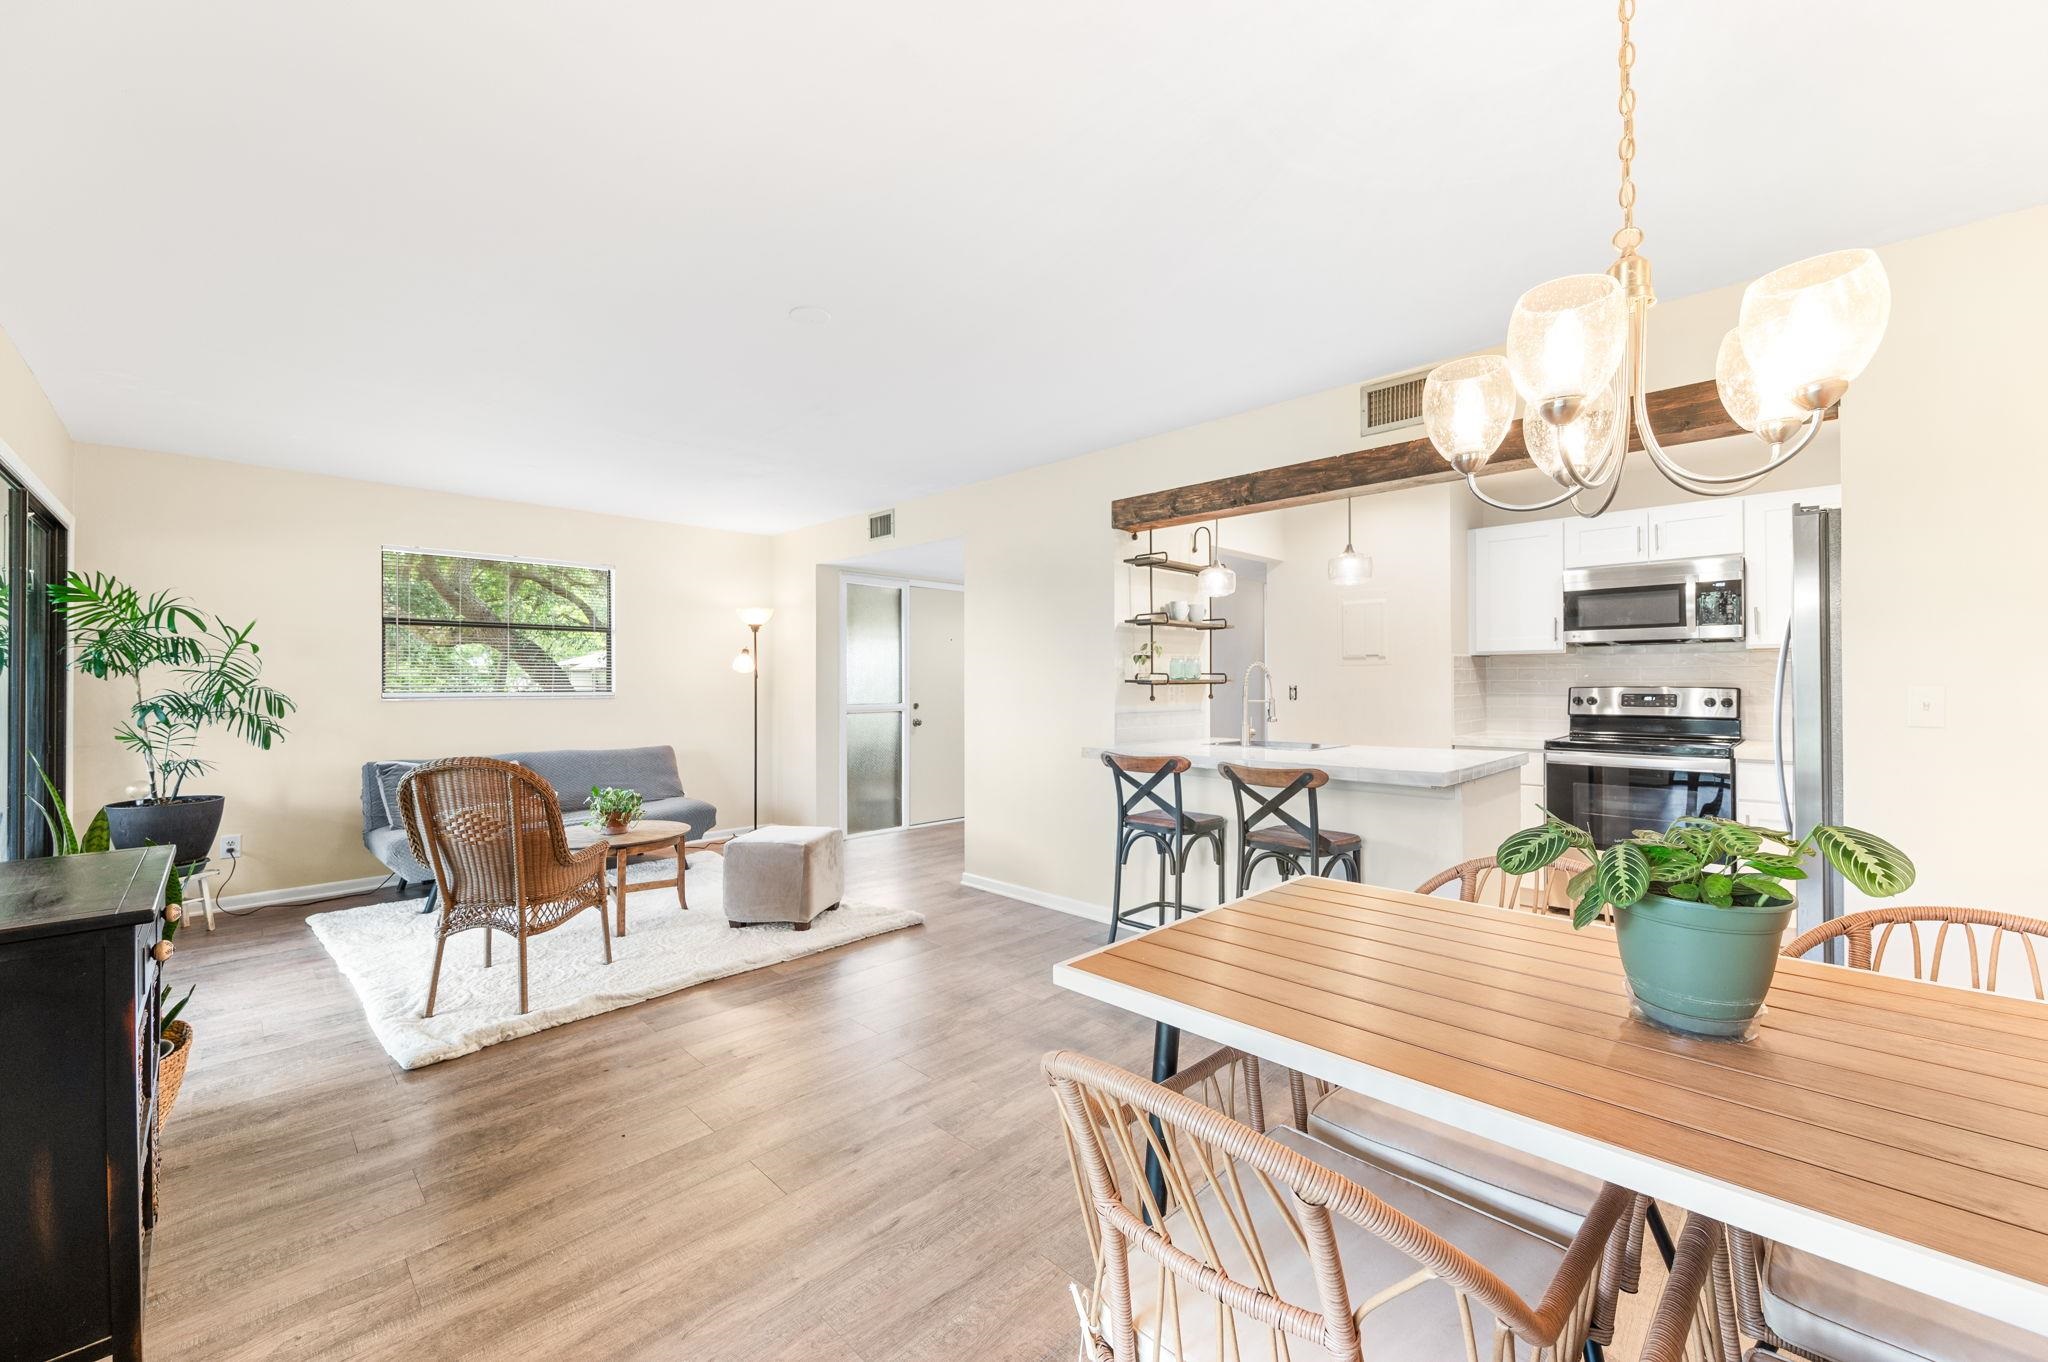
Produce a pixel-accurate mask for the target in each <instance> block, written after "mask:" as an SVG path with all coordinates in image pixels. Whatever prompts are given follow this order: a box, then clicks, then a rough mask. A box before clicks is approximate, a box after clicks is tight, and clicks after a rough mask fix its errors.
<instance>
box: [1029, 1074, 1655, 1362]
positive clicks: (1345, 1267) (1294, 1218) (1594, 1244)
mask: <svg viewBox="0 0 2048 1362" xmlns="http://www.w3.org/2000/svg"><path fill="white" fill-rule="evenodd" d="M1212 1061H1215V1057H1212ZM1239 1062H1241V1063H1242V1066H1243V1067H1244V1068H1245V1069H1246V1070H1247V1071H1249V1070H1250V1069H1251V1064H1250V1061H1245V1060H1243V1059H1242V1057H1241V1056H1234V1057H1232V1058H1230V1059H1226V1060H1222V1061H1220V1063H1219V1067H1218V1068H1217V1069H1216V1070H1214V1071H1212V1075H1211V1076H1212V1077H1213V1076H1214V1075H1215V1074H1217V1073H1221V1072H1222V1071H1223V1070H1224V1069H1226V1068H1228V1067H1230V1066H1231V1065H1232V1064H1234V1063H1239ZM1044 1071H1045V1075H1046V1078H1047V1081H1048V1082H1049V1083H1050V1084H1051V1086H1052V1088H1053V1091H1054V1094H1055V1096H1056V1098H1057V1100H1058V1104H1059V1108H1060V1114H1061V1117H1062V1122H1063V1129H1064V1132H1065V1137H1066V1140H1067V1148H1068V1153H1069V1155H1070V1157H1071V1158H1072V1160H1073V1163H1074V1168H1075V1172H1076V1178H1077V1185H1078V1186H1079V1187H1080V1188H1081V1189H1082V1190H1081V1201H1082V1208H1083V1212H1084V1216H1085V1217H1086V1218H1087V1220H1088V1222H1089V1230H1090V1242H1091V1245H1092V1246H1093V1248H1094V1252H1095V1263H1096V1275H1095V1281H1094V1285H1093V1289H1092V1290H1091V1291H1088V1292H1080V1291H1078V1290H1077V1292H1076V1296H1077V1302H1078V1304H1079V1307H1080V1311H1081V1324H1082V1356H1083V1357H1084V1358H1086V1359H1088V1362H1166V1359H1173V1362H1226V1359H1227V1360H1228V1362H1240V1359H1246V1360H1248V1359H1254V1358H1261V1357H1270V1358H1273V1359H1275V1362H1280V1359H1291V1360H1292V1362H1311V1359H1317V1358H1333V1359H1340V1362H1360V1359H1362V1358H1368V1357H1369V1358H1371V1359H1373V1362H1444V1360H1445V1359H1447V1358H1451V1357H1463V1358H1465V1359H1466V1362H1499V1360H1500V1359H1505V1358H1509V1357H1514V1358H1517V1359H1524V1358H1526V1359H1528V1362H1565V1359H1573V1358H1576V1357H1577V1356H1578V1355H1579V1354H1580V1352H1581V1351H1582V1350H1583V1348H1584V1346H1585V1342H1586V1337H1587V1333H1588V1330H1589V1329H1590V1327H1591V1324H1592V1316H1593V1310H1594V1291H1595V1287H1596V1284H1597V1279H1598V1276H1599V1270H1600V1266H1601V1262H1602V1259H1603V1258H1604V1257H1605V1255H1606V1248H1607V1243H1608V1240H1609V1238H1610V1236H1611V1234H1612V1232H1613V1231H1614V1229H1615V1227H1616V1226H1617V1224H1618V1223H1619V1222H1620V1220H1621V1217H1622V1214H1623V1213H1624V1211H1625V1210H1626V1209H1627V1207H1628V1204H1629V1201H1630V1194H1629V1193H1628V1192H1626V1191H1624V1190H1623V1189H1621V1188H1619V1187H1613V1188H1609V1189H1607V1190H1606V1191H1605V1192H1603V1194H1602V1195H1601V1197H1600V1199H1599V1202H1598V1205H1597V1206H1596V1208H1595V1210H1594V1212H1593V1214H1591V1215H1589V1216H1588V1217H1586V1219H1585V1221H1584V1223H1583V1224H1582V1225H1581V1227H1580V1229H1579V1231H1578V1233H1577V1234H1575V1235H1573V1236H1570V1237H1568V1238H1564V1239H1559V1238H1555V1237H1551V1236H1546V1235H1543V1234H1540V1233H1535V1232H1532V1231H1530V1230H1528V1229H1525V1228H1522V1227H1518V1226H1514V1225H1510V1224H1507V1223H1505V1222H1503V1221H1501V1220H1498V1219H1496V1218H1494V1217H1491V1216H1487V1215H1483V1214H1481V1213H1479V1212H1477V1211H1474V1210H1472V1209H1470V1208H1469V1207H1466V1206H1463V1205H1461V1204H1459V1203H1458V1202H1456V1201H1454V1200H1452V1199H1450V1198H1448V1197H1444V1196H1441V1195H1439V1194H1437V1193H1435V1192H1433V1191H1431V1190H1430V1189H1428V1188H1426V1187H1423V1186H1421V1185H1419V1184H1417V1183H1413V1182H1409V1181H1407V1180H1405V1179H1402V1178H1400V1177H1397V1176H1395V1175H1393V1174H1392V1173H1389V1172H1387V1171H1386V1170H1385V1169H1382V1168H1377V1167H1374V1166H1373V1165H1371V1164H1367V1163H1364V1162H1362V1161H1360V1160H1357V1159H1353V1158H1351V1157H1350V1156H1348V1155H1346V1154H1345V1153H1343V1151H1341V1150H1338V1149H1334V1148H1332V1147H1330V1146H1328V1145H1325V1144H1323V1143H1322V1142H1321V1141H1319V1140H1316V1139H1314V1138H1313V1137H1311V1136H1308V1135H1306V1134H1304V1133H1303V1132H1301V1131H1299V1130H1293V1129H1290V1128H1286V1127H1279V1128H1276V1129H1274V1130H1273V1132H1272V1133H1271V1134H1270V1135H1269V1134H1262V1133H1261V1132H1260V1131H1259V1130H1257V1129H1256V1128H1255V1127H1254V1126H1253V1125H1250V1124H1247V1123H1245V1122H1243V1121H1240V1120H1236V1119H1233V1118H1232V1117H1231V1116H1230V1115H1227V1114H1225V1113H1224V1112H1223V1111H1220V1110H1216V1109H1215V1108H1214V1107H1212V1106H1210V1105H1205V1104H1204V1103H1203V1102H1201V1101H1199V1100H1196V1098H1195V1097H1193V1096H1189V1095H1184V1094H1183V1093H1180V1092H1175V1091H1173V1090H1172V1089H1170V1088H1168V1087H1165V1086H1162V1085H1160V1084H1157V1083H1151V1082H1147V1081H1146V1080H1145V1079H1143V1078H1140V1077H1138V1076H1137V1075H1136V1074H1131V1073H1126V1072H1125V1071H1123V1070H1121V1069H1118V1068H1116V1067H1115V1066H1113V1065H1110V1064H1105V1063H1103V1062H1102V1061H1100V1060H1095V1059H1090V1058H1087V1057H1085V1056H1082V1055H1077V1054H1072V1053H1069V1052H1064V1051H1062V1052H1056V1053H1054V1054H1050V1055H1047V1056H1046V1058H1045V1061H1044ZM1148 1156H1149V1158H1150V1160H1151V1161H1152V1162H1153V1163H1154V1164H1156V1166H1157V1168H1158V1169H1159V1173H1160V1182H1161V1184H1162V1189H1161V1190H1159V1191H1155V1190H1154V1188H1153V1187H1152V1186H1151V1185H1149V1184H1148V1181H1147V1177H1146V1164H1147V1161H1148ZM1133 1249H1136V1250H1137V1255H1136V1259H1135V1261H1134V1257H1133V1254H1132V1252H1131V1251H1132V1250H1133Z"/></svg>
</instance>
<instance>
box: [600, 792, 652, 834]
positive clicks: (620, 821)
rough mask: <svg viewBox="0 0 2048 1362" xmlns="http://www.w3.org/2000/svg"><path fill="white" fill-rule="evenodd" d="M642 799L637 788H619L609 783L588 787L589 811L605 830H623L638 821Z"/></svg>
mask: <svg viewBox="0 0 2048 1362" xmlns="http://www.w3.org/2000/svg"><path fill="white" fill-rule="evenodd" d="M643 807H644V801H642V800H641V798H640V792H639V791H638V790H621V789H618V788H616V787H614V786H610V785H602V786H600V785H593V786H591V787H590V812H591V814H592V816H593V817H595V818H596V819H597V821H598V822H599V823H600V824H602V825H603V827H604V830H605V831H606V832H613V833H617V832H624V831H625V830H626V829H627V828H630V827H632V826H633V825H634V824H635V823H637V822H639V821H640V811H641V809H642V808H643Z"/></svg>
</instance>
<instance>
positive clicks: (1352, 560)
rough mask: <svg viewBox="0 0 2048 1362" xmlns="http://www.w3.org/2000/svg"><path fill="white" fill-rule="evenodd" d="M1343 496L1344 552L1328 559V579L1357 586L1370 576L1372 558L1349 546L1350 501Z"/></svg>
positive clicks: (1339, 584) (1342, 584) (1349, 498)
mask: <svg viewBox="0 0 2048 1362" xmlns="http://www.w3.org/2000/svg"><path fill="white" fill-rule="evenodd" d="M1352 500H1353V498H1351V497H1346V498H1344V552H1342V553H1340V554H1338V555H1337V556H1336V557H1335V558H1332V559H1331V560H1330V580H1331V581H1333V582H1335V583H1336V584H1337V585H1338V586H1357V585H1358V584H1359V583H1360V582H1362V581H1364V580H1366V579H1367V578H1368V577H1370V576H1372V559H1370V558H1368V557H1366V556H1365V555H1364V554H1362V553H1360V552H1359V551H1358V550H1357V549H1354V548H1352V547H1351V502H1352Z"/></svg>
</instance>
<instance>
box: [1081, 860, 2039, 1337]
mask: <svg viewBox="0 0 2048 1362" xmlns="http://www.w3.org/2000/svg"><path fill="white" fill-rule="evenodd" d="M1957 948H1958V949H1960V947H1959V946H1958V947H1957ZM1053 978H1054V981H1055V982H1056V983H1057V984H1059V985H1061V986H1062V987H1065V988H1069V989H1072V990H1074V991H1075V992H1078V993H1082V994H1086V995H1087V996H1089V997H1092V998H1097V999H1100V1000H1101V1001H1103V1002H1106V1003H1110V1004H1113V1005H1114V1006H1116V1007H1119V1008H1122V1009H1124V1010H1126V1011H1129V1012H1132V1013H1134V1014H1136V1015H1138V1016H1140V1017H1144V1018H1146V1019H1148V1020H1150V1021H1152V1022H1153V1023H1155V1026H1156V1032H1155V1034H1156V1043H1155V1054H1154V1077H1155V1078H1162V1077H1166V1076H1168V1075H1170V1074H1171V1073H1173V1072H1174V1065H1175V1063H1176V1062H1177V1049H1178V1037H1179V1032H1180V1031H1181V1030H1183V1029H1185V1030H1186V1031H1187V1032H1189V1033H1191V1034H1193V1035H1197V1036H1202V1037H1205V1038H1207V1039H1209V1040H1211V1041H1215V1042H1217V1043H1219V1044H1222V1045H1228V1046H1233V1047H1235V1048H1237V1049H1239V1050H1243V1051H1246V1052H1248V1053H1250V1054H1253V1055H1257V1056H1259V1057H1260V1058H1262V1059H1267V1060H1272V1061H1274V1062H1275V1063H1278V1064H1282V1065H1286V1066H1287V1067H1289V1068H1292V1069H1295V1070H1298V1071H1300V1072H1302V1073H1305V1074H1310V1075H1313V1076H1315V1077H1317V1078H1321V1079H1324V1080H1326V1081H1328V1082H1330V1083H1333V1084H1336V1085H1337V1086H1339V1087H1342V1088H1348V1089H1350V1090H1352V1091H1354V1092H1359V1093H1364V1094H1366V1095H1368V1096H1371V1097H1375V1098H1378V1099H1380V1100H1382V1101H1385V1102H1388V1103H1392V1104H1394V1105H1397V1106H1400V1107H1402V1108H1404V1109H1406V1110H1409V1111H1413V1112H1416V1113H1418V1114H1420V1115H1422V1116H1426V1117H1429V1118H1431V1119H1433V1120H1437V1121H1441V1122H1443V1123H1445V1124H1447V1125H1450V1126H1453V1127H1456V1128H1458V1129H1460V1130H1464V1131H1467V1132H1470V1133H1472V1134H1475V1135H1479V1136H1483V1137H1485V1138H1487V1139H1490V1140H1494V1141H1498V1142H1500V1143H1503V1144H1507V1145H1511V1146H1515V1147H1517V1148H1520V1149H1523V1150H1526V1151H1528V1152H1530V1153H1532V1154H1535V1155H1537V1156H1539V1157H1542V1158H1546V1159H1550V1160H1552V1161H1554V1162H1556V1163H1559V1164H1563V1165H1566V1166H1568V1167H1571V1168H1575V1169H1580V1170H1583V1171H1585V1172H1587V1173H1591V1174H1593V1175H1595V1176H1597V1177H1600V1178H1602V1179H1605V1180H1606V1181H1609V1182H1614V1183H1619V1184H1621V1185H1623V1186H1625V1187H1628V1188H1630V1189H1632V1190H1634V1191H1637V1192H1642V1193H1646V1194H1648V1195H1650V1196H1653V1197H1656V1198H1658V1199H1659V1200H1661V1201H1664V1202H1666V1203H1667V1204H1673V1205H1676V1206H1680V1207H1683V1208H1686V1209H1688V1210H1692V1211H1697V1212H1699V1213H1701V1214H1703V1215H1708V1216H1712V1217H1713V1218H1715V1219H1717V1220H1722V1221H1725V1222H1726V1223H1728V1224H1730V1225H1733V1226H1736V1227H1739V1228H1742V1229H1747V1230H1752V1231H1754V1232H1756V1233H1757V1234H1760V1235H1763V1236H1765V1237H1767V1238H1770V1239H1773V1240H1777V1241H1779V1242H1781V1243H1785V1244H1788V1245H1791V1246H1793V1247H1795V1248H1799V1249H1804V1250H1806V1251H1808V1252H1811V1253H1814V1254H1818V1255H1820V1256H1822V1257H1825V1258H1828V1259H1831V1260H1833V1261H1835V1262H1838V1263H1841V1264H1843V1265H1845V1266H1848V1267H1851V1268H1854V1269H1856V1270H1858V1271H1861V1272H1866V1273H1869V1274H1871V1275H1872V1276H1875V1277H1879V1278H1882V1279H1884V1280H1886V1281H1889V1282H1893V1283H1896V1284H1898V1285H1900V1286H1904V1287H1909V1288H1911V1289H1913V1290H1915V1291H1919V1292H1923V1293H1926V1294H1929V1295H1933V1296H1937V1297H1940V1298H1943V1299H1946V1300H1950V1301H1954V1302H1957V1303H1959V1304H1962V1305H1964V1306H1967V1307H1968V1308H1970V1309H1972V1310H1976V1311H1978V1312H1980V1313H1983V1314H1986V1315H1991V1316H1993V1317H1995V1318H1998V1319H2001V1320H2004V1321H2006V1322H2008V1323H2010V1324H2014V1325H2017V1326H2019V1327H2021V1328H2024V1329H2030V1330H2033V1331H2035V1332H2037V1333H2041V1334H2044V1335H2048V1004H2042V1003H2038V1002H2034V1001H2032V1000H2031V999H2024V998H2012V997H2003V996H1998V995H1994V994H1986V993H1980V992H1977V991H1974V990H1965V989H1961V988H1954V987H1949V986H1945V985H1940V984H1931V983H1920V982H1917V981H1914V980H1910V979H1900V978H1895V977H1891V976H1887V975H1879V974H1872V973H1869V972H1867V971H1862V970H1850V969H1846V968H1843V967H1841V966H1837V965H1827V964H1821V963H1817V962H1813V961H1807V960H1786V961H1783V962H1781V963H1780V965H1779V967H1778V972H1777V978H1776V980H1775V982H1774V983H1773V984H1772V987H1771V991H1770V995H1769V999H1768V1001H1767V1003H1766V1006H1765V1010H1764V1012H1763V1014H1762V1015H1761V1016H1760V1017H1759V1019H1758V1027H1757V1030H1756V1033H1755V1035H1754V1037H1753V1038H1752V1039H1749V1040H1747V1041H1720V1040H1704V1039H1695V1038H1692V1037H1687V1036H1680V1035H1677V1034H1674V1033H1672V1032H1669V1031H1665V1030H1662V1029H1659V1028H1657V1027H1655V1026H1653V1025H1651V1024H1649V1023H1648V1022H1645V1021H1642V1020H1640V1019H1638V1018H1637V1017H1635V1016H1633V1015H1632V1013H1631V1009H1630V1004H1629V998H1628V994H1627V987H1626V982H1625V980H1624V978H1623V975H1622V972H1621V961H1620V957H1619V955H1618V954H1617V953H1616V950H1615V940H1614V933H1613V931H1612V930H1611V929H1609V928H1606V927H1602V926H1597V925H1596V926H1593V927H1589V928H1586V929H1585V930H1583V931H1573V930H1572V927H1571V924H1570V923H1569V922H1568V921H1566V920H1564V919H1562V918H1560V917H1555V916H1552V915H1549V914H1543V913H1532V912H1524V911H1513V910H1508V909H1501V908H1494V907H1488V906H1485V905H1480V904H1469V903H1461V902H1458V901H1456V900H1449V899H1439V898H1431V897H1425V896H1423V895H1420V894H1412V893H1406V892H1403V891H1400V890H1394V889H1381V888H1376V887H1374V886H1371V885H1352V884H1347V883H1343V882H1341V881H1336V880H1327V879H1317V878H1301V879H1294V880H1290V881H1287V882H1285V883H1282V884H1280V885H1277V886H1275V887H1274V888H1271V889H1267V890H1264V891H1262V892H1260V893H1257V894H1253V895H1251V896H1250V897H1248V898H1243V899H1239V900H1238V901H1237V902H1235V903H1232V904H1230V905H1228V906H1225V907H1221V908H1212V909H1209V910H1207V911H1205V912H1202V913H1200V914H1198V915H1195V916H1192V917H1188V918H1185V919H1183V920H1182V921H1180V922H1176V923H1174V924H1173V925H1171V926H1168V927H1162V928H1158V929H1155V930H1152V931H1148V932H1145V933H1144V934H1142V935H1139V936H1135V937H1131V938H1127V939H1125V940H1123V941H1119V942H1117V943H1116V944H1114V945H1112V946H1107V947H1104V948H1102V949H1100V950H1095V951H1091V952H1089V953H1088V954H1086V955H1081V956H1077V957H1075V958H1074V959H1072V960H1068V961H1066V962H1065V963H1063V964H1060V965H1057V966H1055V967H1054V971H1053Z"/></svg>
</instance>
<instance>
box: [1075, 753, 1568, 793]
mask: <svg viewBox="0 0 2048 1362" xmlns="http://www.w3.org/2000/svg"><path fill="white" fill-rule="evenodd" d="M1111 750H1114V751H1117V752H1121V753H1124V754H1125V755H1127V756H1135V757H1186V758H1187V759H1188V760H1189V761H1190V762H1191V763H1193V765H1194V767H1195V769H1197V770H1201V771H1213V770H1215V769H1216V766H1217V764H1218V763H1219V762H1226V761H1227V762H1231V763H1232V764H1234V765H1238V766H1268V767H1290V766H1313V767H1315V768H1316V769H1317V770H1319V771H1328V772H1329V773H1330V779H1331V780H1332V781H1333V782H1343V783H1348V784H1354V785H1399V786H1405V787H1408V788H1410V789H1417V788H1419V789H1430V790H1441V789H1448V788H1449V787H1451V786H1453V785H1463V784H1466V783H1467V782H1469V781H1474V780H1483V779H1485V778H1486V777H1487V776H1493V775H1499V774H1500V773H1501V772H1503V771H1512V770H1515V769H1516V768H1517V767H1519V766H1521V765H1523V764H1524V763H1525V762H1527V761H1528V760H1529V756H1528V753H1527V752H1525V751H1516V752H1506V751H1482V750H1478V749H1466V750H1459V749H1456V748H1450V747H1318V748H1313V749H1303V748H1299V747H1260V746H1254V747H1243V746H1240V745H1238V744H1237V743H1232V742H1205V741H1184V742H1135V743H1122V744H1119V745H1118V746H1117V747H1115V748H1114V749H1111V748H1104V747H1089V748H1085V749H1083V752H1082V755H1084V756H1086V757H1088V758H1090V759H1092V760H1100V759H1101V757H1102V754H1103V753H1104V752H1106V751H1111Z"/></svg>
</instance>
